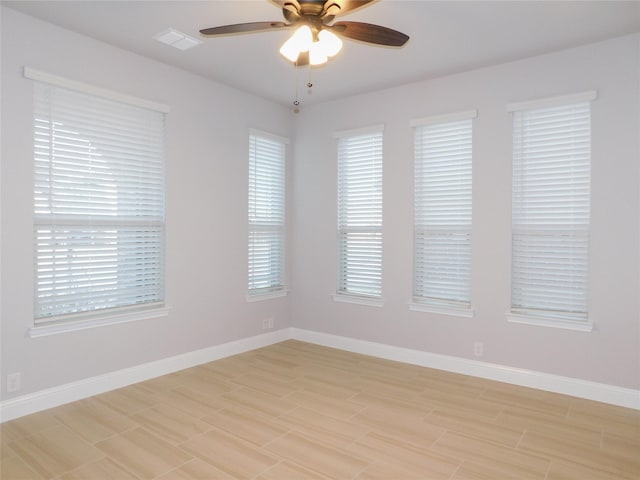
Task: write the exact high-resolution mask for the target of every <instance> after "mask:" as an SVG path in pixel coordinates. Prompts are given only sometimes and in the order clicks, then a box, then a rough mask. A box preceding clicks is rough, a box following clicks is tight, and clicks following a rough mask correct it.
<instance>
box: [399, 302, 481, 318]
mask: <svg viewBox="0 0 640 480" xmlns="http://www.w3.org/2000/svg"><path fill="white" fill-rule="evenodd" d="M409 310H411V311H412V312H426V313H439V314H442V315H451V316H453V317H464V318H473V317H474V316H475V311H474V310H473V309H472V308H463V307H453V306H447V305H432V304H428V303H415V302H410V303H409Z"/></svg>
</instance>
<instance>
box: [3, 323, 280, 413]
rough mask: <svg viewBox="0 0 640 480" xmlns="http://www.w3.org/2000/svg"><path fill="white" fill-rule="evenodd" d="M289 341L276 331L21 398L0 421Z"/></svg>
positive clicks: (6, 403) (11, 403)
mask: <svg viewBox="0 0 640 480" xmlns="http://www.w3.org/2000/svg"><path fill="white" fill-rule="evenodd" d="M289 338H291V335H290V329H283V330H276V331H274V332H269V333H264V334H261V335H256V336H254V337H249V338H243V339H240V340H235V341H232V342H228V343H223V344H222V345H216V346H214V347H209V348H204V349H202V350H196V351H193V352H188V353H185V354H182V355H176V356H174V357H169V358H163V359H160V360H156V361H155V362H149V363H145V364H142V365H136V366H135V367H131V368H125V369H124V370H118V371H116V372H111V373H107V374H104V375H98V376H96V377H91V378H86V379H84V380H79V381H77V382H72V383H67V384H65V385H60V386H57V387H53V388H48V389H46V390H41V391H39V392H34V393H29V394H26V395H22V396H20V397H16V398H12V399H10V400H5V401H3V402H1V403H0V421H2V422H6V421H8V420H12V419H14V418H18V417H21V416H23V415H28V414H30V413H35V412H39V411H41V410H46V409H48V408H53V407H57V406H59V405H63V404H65V403H69V402H75V401H77V400H81V399H83V398H87V397H91V396H93V395H98V394H100V393H104V392H108V391H110V390H115V389H116V388H122V387H126V386H127V385H131V384H134V383H138V382H143V381H145V380H149V379H151V378H156V377H159V376H161V375H167V374H169V373H173V372H177V371H179V370H184V369H185V368H191V367H195V366H197V365H201V364H203V363H208V362H213V361H214V360H219V359H221V358H226V357H230V356H231V355H237V354H239V353H244V352H248V351H250V350H255V349H257V348H262V347H266V346H268V345H273V344H274V343H279V342H282V341H284V340H287V339H289Z"/></svg>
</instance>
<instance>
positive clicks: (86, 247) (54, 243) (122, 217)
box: [34, 82, 165, 325]
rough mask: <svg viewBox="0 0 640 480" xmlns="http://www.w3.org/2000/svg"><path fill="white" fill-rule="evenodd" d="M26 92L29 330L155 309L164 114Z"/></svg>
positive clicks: (43, 90) (46, 91)
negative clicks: (31, 97) (30, 199)
mask: <svg viewBox="0 0 640 480" xmlns="http://www.w3.org/2000/svg"><path fill="white" fill-rule="evenodd" d="M34 87H35V108H34V127H35V139H34V150H35V189H34V205H35V212H34V213H35V215H34V219H35V220H34V257H35V261H34V264H35V265H34V270H35V272H34V283H35V285H34V289H35V292H34V297H35V302H34V303H35V324H36V325H39V324H40V325H42V324H46V323H50V322H54V321H61V320H69V319H73V318H74V315H72V314H80V315H87V314H95V313H102V312H106V311H107V310H108V311H109V312H113V311H119V310H120V309H123V308H124V309H127V308H136V309H139V308H141V307H150V306H157V305H161V304H163V302H164V231H165V227H164V185H165V169H164V157H165V153H164V151H165V140H164V122H165V115H164V113H163V112H160V111H155V110H150V109H148V108H143V107H140V106H136V105H132V104H128V103H122V102H120V101H116V100H113V99H109V98H104V97H100V96H94V95H90V94H87V93H84V92H80V91H74V90H71V89H67V88H63V87H59V86H54V85H50V84H47V83H41V82H35V83H34Z"/></svg>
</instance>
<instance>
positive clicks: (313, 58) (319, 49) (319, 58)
mask: <svg viewBox="0 0 640 480" xmlns="http://www.w3.org/2000/svg"><path fill="white" fill-rule="evenodd" d="M327 60H329V58H328V56H327V53H326V52H325V49H324V45H323V44H322V42H313V43H312V44H311V47H310V48H309V63H310V64H311V65H322V64H323V63H327Z"/></svg>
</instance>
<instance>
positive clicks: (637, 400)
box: [291, 327, 640, 410]
mask: <svg viewBox="0 0 640 480" xmlns="http://www.w3.org/2000/svg"><path fill="white" fill-rule="evenodd" d="M291 338H294V339H296V340H300V341H303V342H309V343H315V344H317V345H324V346H326V347H331V348H338V349H340V350H346V351H349V352H355V353H361V354H363V355H371V356H374V357H378V358H385V359H387V360H394V361H397V362H404V363H409V364H412V365H419V366H421V367H427V368H435V369H438V370H444V371H447V372H454V373H460V374H462V375H470V376H473V377H479V378H485V379H488V380H496V381H499V382H506V383H510V384H513V385H520V386H523V387H530V388H536V389H538V390H545V391H549V392H555V393H560V394H563V395H570V396H573V397H579V398H585V399H588V400H594V401H597V402H605V403H610V404H612V405H619V406H621V407H626V408H633V409H636V410H640V390H634V389H631V388H624V387H618V386H615V385H607V384H604V383H597V382H591V381H588V380H581V379H577V378H571V377H563V376H560V375H552V374H549V373H542V372H537V371H534V370H525V369H522V368H515V367H508V366H504V365H497V364H492V363H485V362H479V361H477V360H470V359H467V358H460V357H452V356H449V355H441V354H437V353H430V352H423V351H420V350H411V349H408V348H402V347H395V346H393V345H385V344H381V343H375V342H369V341H366V340H358V339H354V338H348V337H342V336H337V335H331V334H327V333H321V332H313V331H310V330H301V329H298V328H293V327H292V328H291Z"/></svg>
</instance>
